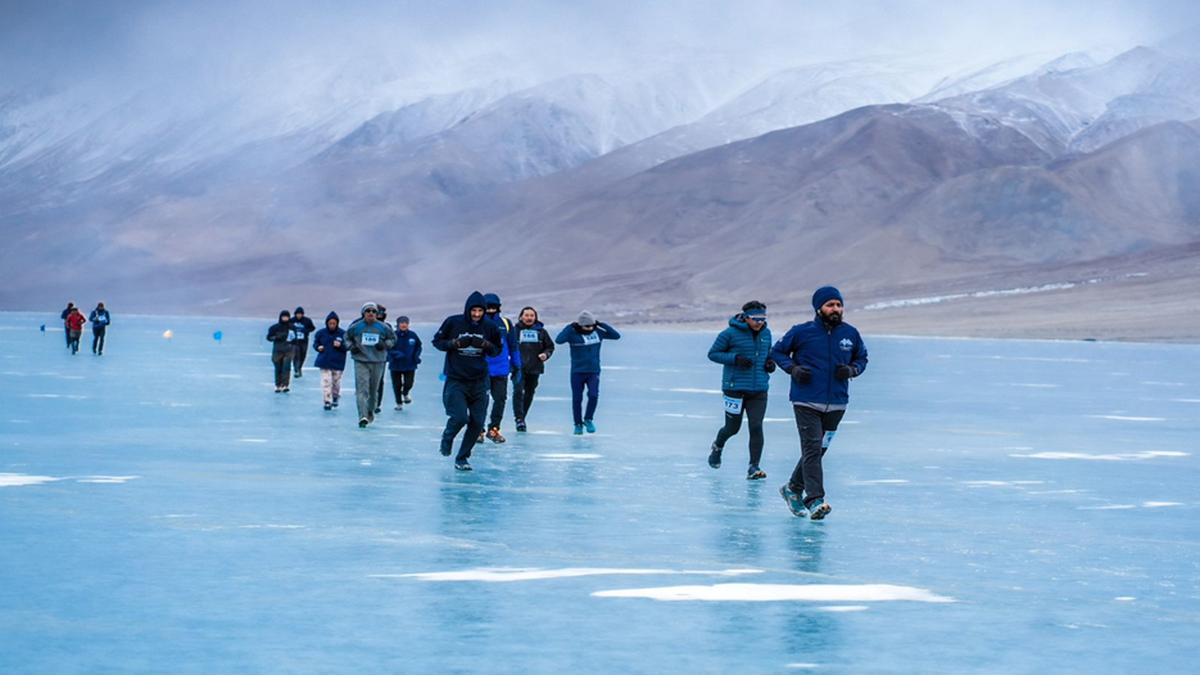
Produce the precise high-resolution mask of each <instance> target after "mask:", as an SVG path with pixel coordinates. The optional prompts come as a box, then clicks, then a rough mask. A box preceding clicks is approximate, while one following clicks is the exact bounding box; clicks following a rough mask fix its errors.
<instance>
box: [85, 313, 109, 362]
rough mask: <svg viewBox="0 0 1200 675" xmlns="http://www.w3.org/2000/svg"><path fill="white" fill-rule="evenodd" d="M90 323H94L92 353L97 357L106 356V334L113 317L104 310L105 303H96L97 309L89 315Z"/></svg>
mask: <svg viewBox="0 0 1200 675" xmlns="http://www.w3.org/2000/svg"><path fill="white" fill-rule="evenodd" d="M88 321H91V322H92V353H93V354H95V355H96V356H103V355H104V334H105V333H106V332H108V326H109V324H111V323H112V316H110V315H109V313H108V310H107V309H104V303H103V302H97V303H96V309H93V310H92V313H91V314H90V315H88Z"/></svg>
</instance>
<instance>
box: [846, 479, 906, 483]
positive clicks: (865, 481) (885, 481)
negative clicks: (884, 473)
mask: <svg viewBox="0 0 1200 675" xmlns="http://www.w3.org/2000/svg"><path fill="white" fill-rule="evenodd" d="M850 484H851V485H907V484H908V481H907V480H904V479H903V478H877V479H874V480H855V481H850Z"/></svg>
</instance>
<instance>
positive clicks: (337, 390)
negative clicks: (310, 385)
mask: <svg viewBox="0 0 1200 675" xmlns="http://www.w3.org/2000/svg"><path fill="white" fill-rule="evenodd" d="M321 392H322V393H323V394H324V395H325V402H326V403H333V399H335V398H341V397H342V371H340V370H329V369H327V368H322V369H321Z"/></svg>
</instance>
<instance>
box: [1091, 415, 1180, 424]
mask: <svg viewBox="0 0 1200 675" xmlns="http://www.w3.org/2000/svg"><path fill="white" fill-rule="evenodd" d="M1087 417H1091V418H1094V419H1098V420H1117V421H1118V422H1166V421H1167V418H1165V417H1136V416H1133V415H1088V416H1087Z"/></svg>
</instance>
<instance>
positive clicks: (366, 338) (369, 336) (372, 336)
mask: <svg viewBox="0 0 1200 675" xmlns="http://www.w3.org/2000/svg"><path fill="white" fill-rule="evenodd" d="M362 343H363V346H364V347H374V346H375V345H377V344H379V333H363V334H362Z"/></svg>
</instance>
